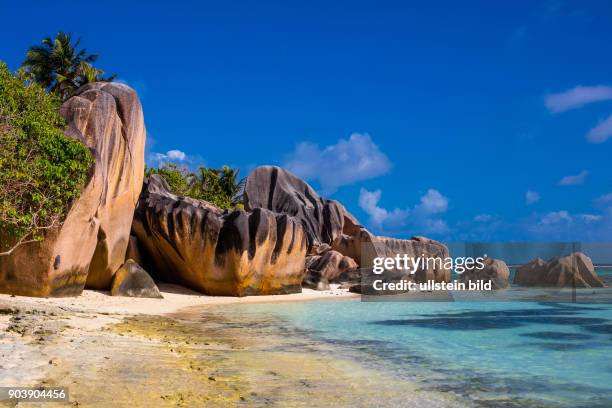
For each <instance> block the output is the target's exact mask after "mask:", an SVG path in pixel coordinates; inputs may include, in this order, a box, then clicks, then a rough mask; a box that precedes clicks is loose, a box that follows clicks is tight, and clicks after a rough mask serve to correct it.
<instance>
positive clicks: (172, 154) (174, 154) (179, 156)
mask: <svg viewBox="0 0 612 408" xmlns="http://www.w3.org/2000/svg"><path fill="white" fill-rule="evenodd" d="M166 156H167V157H168V159H169V160H176V161H185V160H186V159H187V155H186V154H185V152H182V151H180V150H168V151H167V152H166Z"/></svg>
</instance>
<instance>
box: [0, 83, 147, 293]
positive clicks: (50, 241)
mask: <svg viewBox="0 0 612 408" xmlns="http://www.w3.org/2000/svg"><path fill="white" fill-rule="evenodd" d="M61 114H62V116H63V117H64V118H65V119H66V122H67V124H68V128H67V130H66V134H67V135H68V136H70V137H72V138H75V139H78V140H80V141H82V142H83V143H84V144H85V145H86V146H88V147H89V148H90V149H91V150H92V152H93V156H94V159H95V164H94V165H93V168H92V170H91V175H90V177H89V178H88V181H87V184H86V186H85V187H84V189H83V191H82V192H81V195H80V197H79V198H78V199H77V200H75V202H74V203H73V204H72V206H71V208H70V210H69V212H68V214H67V216H66V218H65V220H64V222H63V224H62V225H61V226H60V227H58V228H55V229H53V230H49V231H48V232H47V234H46V235H45V239H44V240H43V241H41V242H33V243H27V244H24V245H22V246H20V247H18V248H17V249H16V250H15V251H14V252H13V253H12V254H11V255H9V256H4V257H0V292H3V293H12V294H17V295H24V296H74V295H78V294H80V293H81V291H82V290H83V288H84V286H85V285H86V284H87V286H88V287H91V288H96V289H108V288H109V287H110V284H111V280H112V278H113V275H114V273H115V272H116V271H117V269H119V267H120V266H121V265H122V264H123V262H124V260H125V252H126V248H127V245H128V240H129V236H130V227H131V224H132V217H133V213H134V208H135V206H136V203H137V201H138V196H139V194H140V189H141V187H142V179H143V172H144V146H145V137H146V132H145V127H144V119H143V113H142V108H141V105H140V101H139V100H138V96H137V95H136V93H135V92H134V91H133V90H132V89H130V88H129V87H127V86H125V85H123V84H119V83H92V84H88V85H86V86H84V87H82V88H80V89H79V90H78V91H77V92H76V93H75V94H74V96H73V97H71V98H70V99H68V100H67V101H66V102H65V103H64V104H63V105H62V107H61Z"/></svg>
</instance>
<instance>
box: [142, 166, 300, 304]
mask: <svg viewBox="0 0 612 408" xmlns="http://www.w3.org/2000/svg"><path fill="white" fill-rule="evenodd" d="M132 233H133V234H134V235H135V236H136V237H137V238H138V242H139V246H140V252H141V256H142V258H143V259H144V262H145V264H146V268H147V270H148V271H149V272H151V274H152V275H154V276H155V277H157V278H159V279H162V280H164V281H168V282H174V283H178V284H182V285H184V286H187V287H189V288H191V289H194V290H197V291H199V292H202V293H205V294H208V295H225V296H246V295H268V294H282V293H294V292H300V291H301V284H302V280H303V278H304V261H305V257H306V249H307V239H306V234H305V231H304V228H303V227H302V225H301V224H300V223H299V222H298V220H296V219H294V218H293V217H290V216H288V215H286V214H277V213H273V212H272V211H269V210H266V209H262V208H254V209H253V210H252V211H243V210H238V211H233V212H227V211H225V212H222V211H221V210H219V209H217V208H215V207H214V206H212V205H211V204H209V203H206V202H204V201H201V200H195V199H191V198H188V197H179V196H176V195H174V194H172V193H171V192H170V189H169V187H168V184H167V183H166V182H165V180H164V179H163V178H161V177H160V176H157V175H153V176H151V177H149V178H147V179H146V180H145V183H144V186H143V190H142V193H141V197H140V201H139V204H138V207H137V209H136V212H135V216H134V223H133V226H132Z"/></svg>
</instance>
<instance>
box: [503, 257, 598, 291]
mask: <svg viewBox="0 0 612 408" xmlns="http://www.w3.org/2000/svg"><path fill="white" fill-rule="evenodd" d="M514 283H516V284H518V285H522V286H555V287H577V288H603V287H606V284H605V282H604V281H603V280H602V279H601V278H600V277H599V276H597V273H596V272H595V268H594V267H593V262H592V261H591V258H589V257H588V256H586V255H585V254H583V253H582V252H573V253H571V254H569V255H565V256H559V257H556V258H553V259H551V260H549V261H548V262H545V261H544V260H542V259H540V258H537V259H534V260H533V261H531V262H529V263H528V264H525V265H523V266H521V267H520V268H518V270H517V271H516V275H515V276H514Z"/></svg>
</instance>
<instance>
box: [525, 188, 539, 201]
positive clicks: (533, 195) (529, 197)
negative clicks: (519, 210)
mask: <svg viewBox="0 0 612 408" xmlns="http://www.w3.org/2000/svg"><path fill="white" fill-rule="evenodd" d="M538 201H540V193H538V192H537V191H531V190H527V193H525V203H526V204H527V205H531V204H535V203H537V202H538Z"/></svg>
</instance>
